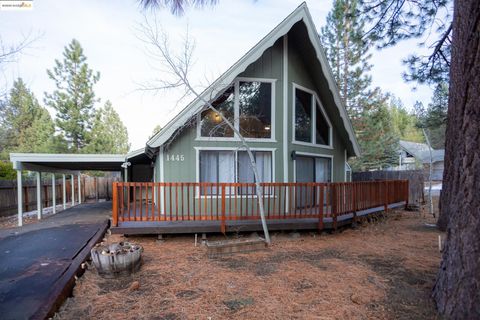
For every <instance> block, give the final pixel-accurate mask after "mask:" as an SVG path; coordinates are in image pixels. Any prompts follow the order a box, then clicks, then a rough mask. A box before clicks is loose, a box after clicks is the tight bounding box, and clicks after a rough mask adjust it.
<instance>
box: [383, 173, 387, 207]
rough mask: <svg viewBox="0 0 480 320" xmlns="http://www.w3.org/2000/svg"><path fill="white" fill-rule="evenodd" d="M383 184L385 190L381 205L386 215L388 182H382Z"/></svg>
mask: <svg viewBox="0 0 480 320" xmlns="http://www.w3.org/2000/svg"><path fill="white" fill-rule="evenodd" d="M383 183H384V189H385V190H384V192H383V198H384V199H383V203H384V205H383V206H384V208H383V209H384V211H385V213H387V212H388V181H387V180H384V181H383Z"/></svg>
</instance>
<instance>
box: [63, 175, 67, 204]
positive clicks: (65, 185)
mask: <svg viewBox="0 0 480 320" xmlns="http://www.w3.org/2000/svg"><path fill="white" fill-rule="evenodd" d="M62 178H63V210H65V209H67V179H66V178H65V174H63V175H62Z"/></svg>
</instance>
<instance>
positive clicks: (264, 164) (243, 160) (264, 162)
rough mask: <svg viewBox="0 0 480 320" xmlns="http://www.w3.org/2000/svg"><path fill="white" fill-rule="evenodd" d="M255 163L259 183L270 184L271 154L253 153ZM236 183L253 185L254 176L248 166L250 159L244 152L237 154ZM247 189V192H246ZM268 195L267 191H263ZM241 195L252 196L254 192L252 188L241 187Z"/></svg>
mask: <svg viewBox="0 0 480 320" xmlns="http://www.w3.org/2000/svg"><path fill="white" fill-rule="evenodd" d="M253 155H254V157H255V162H256V164H257V170H258V175H259V176H260V182H272V153H271V152H262V151H254V152H253ZM238 182H240V183H254V182H255V176H254V174H253V170H252V168H251V164H250V157H249V156H248V153H247V152H246V151H241V152H239V153H238ZM247 189H248V190H247ZM265 192H266V193H268V190H265ZM240 193H241V194H253V193H255V190H254V188H253V187H249V188H246V187H242V188H241V190H240Z"/></svg>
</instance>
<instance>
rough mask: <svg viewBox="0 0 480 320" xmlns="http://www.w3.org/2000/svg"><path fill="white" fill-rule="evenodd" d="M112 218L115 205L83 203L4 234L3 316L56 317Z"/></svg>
mask: <svg viewBox="0 0 480 320" xmlns="http://www.w3.org/2000/svg"><path fill="white" fill-rule="evenodd" d="M110 216H111V203H110V202H104V203H94V204H82V205H79V206H75V207H72V208H70V209H67V210H65V211H63V212H60V213H58V214H56V215H54V216H50V217H48V218H46V219H45V220H43V221H41V222H39V223H35V224H30V225H26V226H24V227H21V228H12V229H4V230H1V231H0V318H2V319H32V318H33V319H43V318H45V317H47V316H51V315H52V312H53V311H54V310H55V309H56V308H57V307H58V306H59V305H60V304H61V302H62V301H63V299H64V298H65V297H66V296H67V295H68V294H69V290H71V287H73V284H74V280H73V277H74V275H75V274H76V273H77V271H78V269H79V266H80V264H81V263H82V262H83V261H84V260H85V259H86V258H87V257H88V254H89V253H90V248H91V247H92V246H93V245H94V244H95V243H96V242H97V241H98V240H99V239H100V240H101V239H102V237H103V234H104V233H105V230H106V228H107V227H108V218H109V217H110Z"/></svg>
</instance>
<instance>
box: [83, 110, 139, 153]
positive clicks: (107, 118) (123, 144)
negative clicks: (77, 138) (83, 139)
mask: <svg viewBox="0 0 480 320" xmlns="http://www.w3.org/2000/svg"><path fill="white" fill-rule="evenodd" d="M129 148H130V144H129V142H128V132H127V128H126V127H125V125H124V124H123V122H122V120H121V119H120V116H119V115H118V113H117V112H116V111H115V109H114V108H113V107H112V103H111V102H110V101H107V102H106V103H105V106H104V107H103V108H100V109H97V110H96V111H95V116H94V121H93V126H92V130H91V132H90V133H89V134H88V145H87V146H86V147H85V148H84V150H83V151H84V152H87V153H118V154H124V153H127V152H128V149H129Z"/></svg>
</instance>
